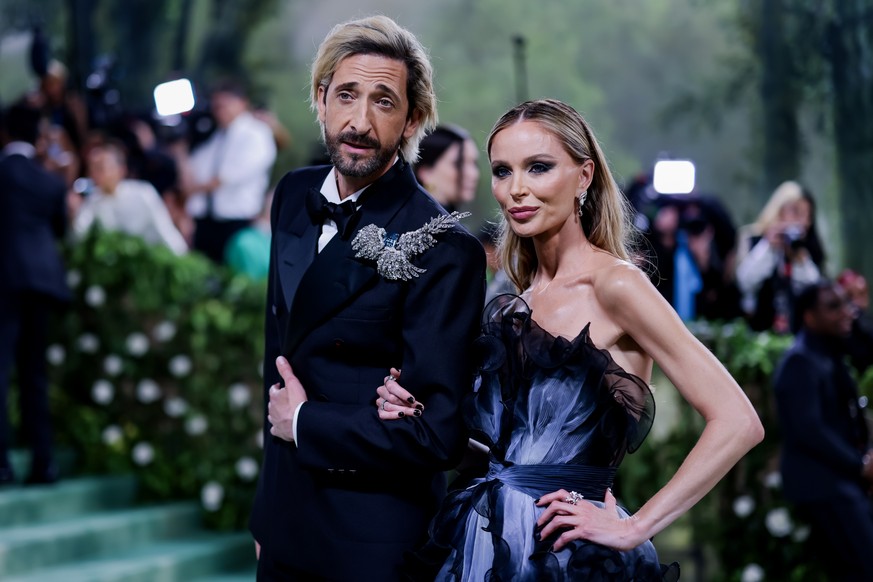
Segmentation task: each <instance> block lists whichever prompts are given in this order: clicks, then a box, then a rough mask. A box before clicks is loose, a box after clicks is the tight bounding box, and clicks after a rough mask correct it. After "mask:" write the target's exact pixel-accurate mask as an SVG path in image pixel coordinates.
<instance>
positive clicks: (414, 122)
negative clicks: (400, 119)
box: [403, 109, 421, 139]
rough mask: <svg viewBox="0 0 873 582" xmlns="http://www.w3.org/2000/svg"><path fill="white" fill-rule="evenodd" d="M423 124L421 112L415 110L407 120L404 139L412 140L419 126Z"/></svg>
mask: <svg viewBox="0 0 873 582" xmlns="http://www.w3.org/2000/svg"><path fill="white" fill-rule="evenodd" d="M420 124H421V111H419V110H418V109H413V110H412V114H411V115H410V116H409V119H407V120H406V127H405V128H404V130H403V138H404V139H409V138H411V137H412V136H413V135H414V134H415V132H416V131H418V126H419V125H420Z"/></svg>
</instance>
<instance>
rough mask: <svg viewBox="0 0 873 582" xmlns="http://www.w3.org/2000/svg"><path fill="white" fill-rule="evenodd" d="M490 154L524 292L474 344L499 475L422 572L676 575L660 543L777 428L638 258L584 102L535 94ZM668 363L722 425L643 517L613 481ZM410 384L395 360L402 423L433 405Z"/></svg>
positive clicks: (445, 523)
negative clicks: (655, 373) (622, 503)
mask: <svg viewBox="0 0 873 582" xmlns="http://www.w3.org/2000/svg"><path fill="white" fill-rule="evenodd" d="M488 156H489V159H490V160H491V168H492V191H493V193H494V197H495V198H496V200H497V202H498V204H499V205H500V208H501V210H502V214H503V219H504V221H503V230H502V239H501V241H500V243H501V249H502V253H503V257H502V258H503V264H504V268H505V269H506V270H507V273H508V274H509V277H510V279H512V281H513V283H515V285H516V287H517V288H519V289H523V290H524V292H523V293H522V294H521V296H515V295H504V296H500V297H498V298H496V299H495V300H494V301H492V302H491V303H489V305H488V306H487V307H486V309H485V311H484V315H483V323H482V335H481V336H480V337H479V338H478V339H477V340H476V342H475V344H474V345H473V346H472V349H474V350H475V353H476V360H477V364H478V371H477V373H476V375H475V381H474V382H473V390H472V393H471V394H470V395H469V397H468V398H467V399H466V401H465V402H464V403H463V407H462V413H463V416H464V420H465V422H466V424H467V427H468V429H469V431H470V437H471V444H472V445H474V448H479V449H482V450H484V451H486V452H487V454H488V469H487V471H486V472H485V474H483V475H481V476H479V477H477V478H475V479H473V480H472V481H470V482H469V483H468V484H467V486H466V487H464V488H463V489H458V490H455V491H454V492H452V493H450V494H449V495H448V496H447V497H446V499H445V501H444V503H443V504H442V506H441V508H440V510H439V512H438V514H437V515H436V517H435V518H434V520H433V522H432V524H431V529H430V542H429V543H428V545H427V546H426V547H425V548H423V549H422V551H421V552H419V553H418V555H417V556H416V557H415V558H414V559H412V560H410V564H411V570H410V575H411V577H416V578H419V579H434V578H435V579H436V580H440V581H442V580H458V581H460V580H464V581H467V580H476V581H487V582H507V581H517V582H528V581H530V582H533V581H541V580H549V581H570V580H586V581H587V580H603V581H606V580H609V581H638V582H639V581H654V580H676V579H677V578H678V566H676V565H672V566H670V567H662V566H661V564H660V562H659V560H658V556H657V552H656V551H655V548H654V546H653V545H652V543H651V541H650V539H651V538H652V537H653V536H654V535H655V534H656V533H658V532H660V531H661V530H663V529H664V528H665V527H666V526H667V525H669V524H670V523H672V521H674V520H675V519H676V518H677V517H678V516H679V515H681V514H682V513H683V512H685V511H687V510H688V509H689V508H690V507H691V506H692V505H694V504H695V503H696V502H697V501H698V500H699V499H700V498H702V497H703V496H704V495H705V494H706V493H707V492H708V491H709V490H710V489H711V488H712V487H713V486H714V485H715V484H716V483H717V482H718V480H719V479H721V478H722V477H723V476H724V475H725V473H727V471H728V470H729V469H730V468H731V467H732V466H733V465H734V464H735V463H736V461H737V460H739V459H740V457H742V456H743V455H744V454H745V453H746V452H747V451H748V450H749V449H750V448H751V447H752V446H754V445H755V444H756V443H757V442H759V441H760V440H761V439H762V438H763V429H762V427H761V424H760V421H759V420H758V417H757V414H756V413H755V411H754V409H753V408H752V406H751V404H750V403H749V401H748V399H747V398H746V397H745V395H744V394H743V393H742V391H741V390H740V388H739V386H737V384H736V382H734V381H733V379H732V378H731V377H730V375H729V374H728V373H727V371H726V370H725V369H724V367H723V366H722V365H721V364H720V363H719V362H718V361H717V360H716V359H715V358H714V356H713V355H712V354H711V353H710V352H709V351H708V350H707V349H706V348H705V347H704V346H703V345H702V344H700V342H698V341H697V340H696V339H695V338H694V336H693V335H692V334H691V333H690V332H688V330H687V329H686V328H685V326H684V325H683V323H682V322H681V320H680V319H679V318H678V317H677V316H676V314H675V312H674V311H673V310H672V308H671V307H670V306H669V305H668V304H667V303H666V302H665V301H664V300H663V298H662V297H661V295H660V294H659V293H658V292H657V290H655V288H654V287H653V286H652V285H651V283H650V282H649V280H648V277H647V276H646V275H645V274H644V273H642V271H641V270H640V269H639V268H637V267H636V266H635V265H634V264H633V262H632V260H631V257H632V253H631V250H630V249H631V245H630V242H629V238H630V236H629V233H630V232H631V227H630V226H629V219H628V217H627V213H626V212H625V211H624V201H623V199H622V197H621V193H620V192H619V190H618V187H617V186H616V184H615V181H614V179H613V178H612V176H611V174H610V172H609V168H608V166H607V165H606V161H605V158H604V156H603V154H602V152H601V150H600V147H599V145H598V144H597V142H596V140H595V139H594V136H593V134H592V133H591V129H590V127H588V125H587V123H586V122H585V120H584V119H583V118H582V116H581V115H579V113H578V112H576V111H575V110H574V109H573V108H572V107H570V106H569V105H566V104H564V103H561V102H559V101H555V100H540V101H532V102H526V103H523V104H521V105H519V106H517V107H515V108H513V109H512V110H510V111H509V112H507V113H506V114H504V116H503V117H501V118H500V119H499V120H498V122H497V124H496V125H495V127H494V129H493V130H492V132H491V135H490V137H489V139H488ZM653 361H657V362H658V363H659V365H660V366H661V367H662V368H663V369H664V370H665V372H666V373H667V376H668V377H669V378H670V379H671V380H672V381H673V383H674V384H675V385H676V387H677V389H678V390H679V391H680V393H681V394H682V395H683V396H684V397H685V398H686V399H687V400H688V401H689V402H690V403H691V405H692V406H693V407H694V408H695V409H696V410H697V411H698V412H699V413H701V414H702V415H703V417H704V418H705V419H706V421H707V423H706V427H705V429H704V431H703V433H702V435H701V438H700V440H699V441H698V443H697V444H696V445H695V446H694V448H693V449H692V450H691V451H690V452H689V454H688V457H687V458H686V460H685V462H684V463H683V464H682V466H681V467H680V468H679V470H678V471H677V473H676V475H675V476H674V477H673V478H672V479H671V480H670V482H669V483H667V484H663V487H662V489H661V490H660V491H659V492H658V493H657V494H656V495H655V496H654V497H652V498H651V499H650V500H649V501H648V502H646V503H645V504H644V505H643V507H641V508H640V509H639V510H638V511H637V512H636V513H635V514H634V515H628V513H627V512H626V511H624V510H623V509H622V508H620V507H618V505H617V503H616V499H615V497H614V496H613V495H612V491H611V489H610V488H611V485H612V481H613V477H614V475H615V472H616V470H617V468H618V466H619V464H620V463H621V461H622V459H623V458H624V455H625V454H626V453H629V452H630V453H632V452H633V451H635V450H636V449H637V448H638V447H639V446H640V444H641V443H642V442H643V440H644V439H645V437H646V435H647V433H648V431H649V429H650V428H651V425H652V422H653V420H654V413H655V405H654V400H653V398H652V394H651V391H650V389H649V386H648V378H650V376H651V370H652V365H653ZM402 383H403V380H402V372H401V371H400V370H399V369H392V370H391V371H390V374H389V376H387V377H386V381H385V383H384V384H383V385H382V386H380V387H379V388H378V389H377V395H378V398H377V400H376V405H377V406H378V414H379V416H380V418H382V419H383V420H384V421H386V422H397V421H400V422H418V419H419V418H420V417H422V416H423V415H426V414H427V402H418V401H416V400H415V399H414V396H413V395H412V394H410V392H409V391H407V390H406V389H404V388H403V386H402ZM434 561H435V562H436V567H435V568H434V569H433V570H432V571H429V572H428V573H426V574H422V573H421V572H422V571H418V572H417V573H416V571H415V568H417V567H418V566H420V565H422V564H425V563H427V562H431V563H433V562H434Z"/></svg>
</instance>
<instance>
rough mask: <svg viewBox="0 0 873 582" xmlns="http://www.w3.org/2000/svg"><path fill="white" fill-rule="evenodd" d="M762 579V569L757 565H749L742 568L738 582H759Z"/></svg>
mask: <svg viewBox="0 0 873 582" xmlns="http://www.w3.org/2000/svg"><path fill="white" fill-rule="evenodd" d="M763 579H764V568H762V567H761V566H759V565H758V564H749V565H748V566H746V567H745V568H743V574H742V576H741V577H740V582H761V581H762V580H763Z"/></svg>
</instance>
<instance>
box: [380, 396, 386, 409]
mask: <svg viewBox="0 0 873 582" xmlns="http://www.w3.org/2000/svg"><path fill="white" fill-rule="evenodd" d="M386 402H388V401H387V400H385V399H384V398H383V399H382V404H380V405H379V409H380V410H385V403H386Z"/></svg>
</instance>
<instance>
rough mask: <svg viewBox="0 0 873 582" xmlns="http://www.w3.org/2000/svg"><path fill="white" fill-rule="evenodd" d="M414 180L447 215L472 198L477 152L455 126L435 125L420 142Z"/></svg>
mask: <svg viewBox="0 0 873 582" xmlns="http://www.w3.org/2000/svg"><path fill="white" fill-rule="evenodd" d="M414 171H415V177H416V178H418V181H419V182H420V183H421V185H422V186H424V189H425V190H427V191H428V193H429V194H430V195H431V196H433V197H434V199H435V200H436V201H437V202H439V203H440V204H441V205H442V207H443V208H445V209H446V210H448V211H449V212H451V211H453V210H457V209H458V208H459V207H460V206H461V205H462V204H467V203H469V202H472V201H473V200H474V199H475V198H476V188H477V186H478V185H479V149H478V148H477V147H476V142H474V141H473V138H471V137H470V134H469V133H467V131H466V130H465V129H463V128H461V127H458V126H457V125H439V126H437V128H436V129H434V130H433V132H431V133H430V134H428V135H426V136H425V138H424V139H423V140H421V149H420V152H419V155H418V161H417V162H416V163H415V166H414Z"/></svg>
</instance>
